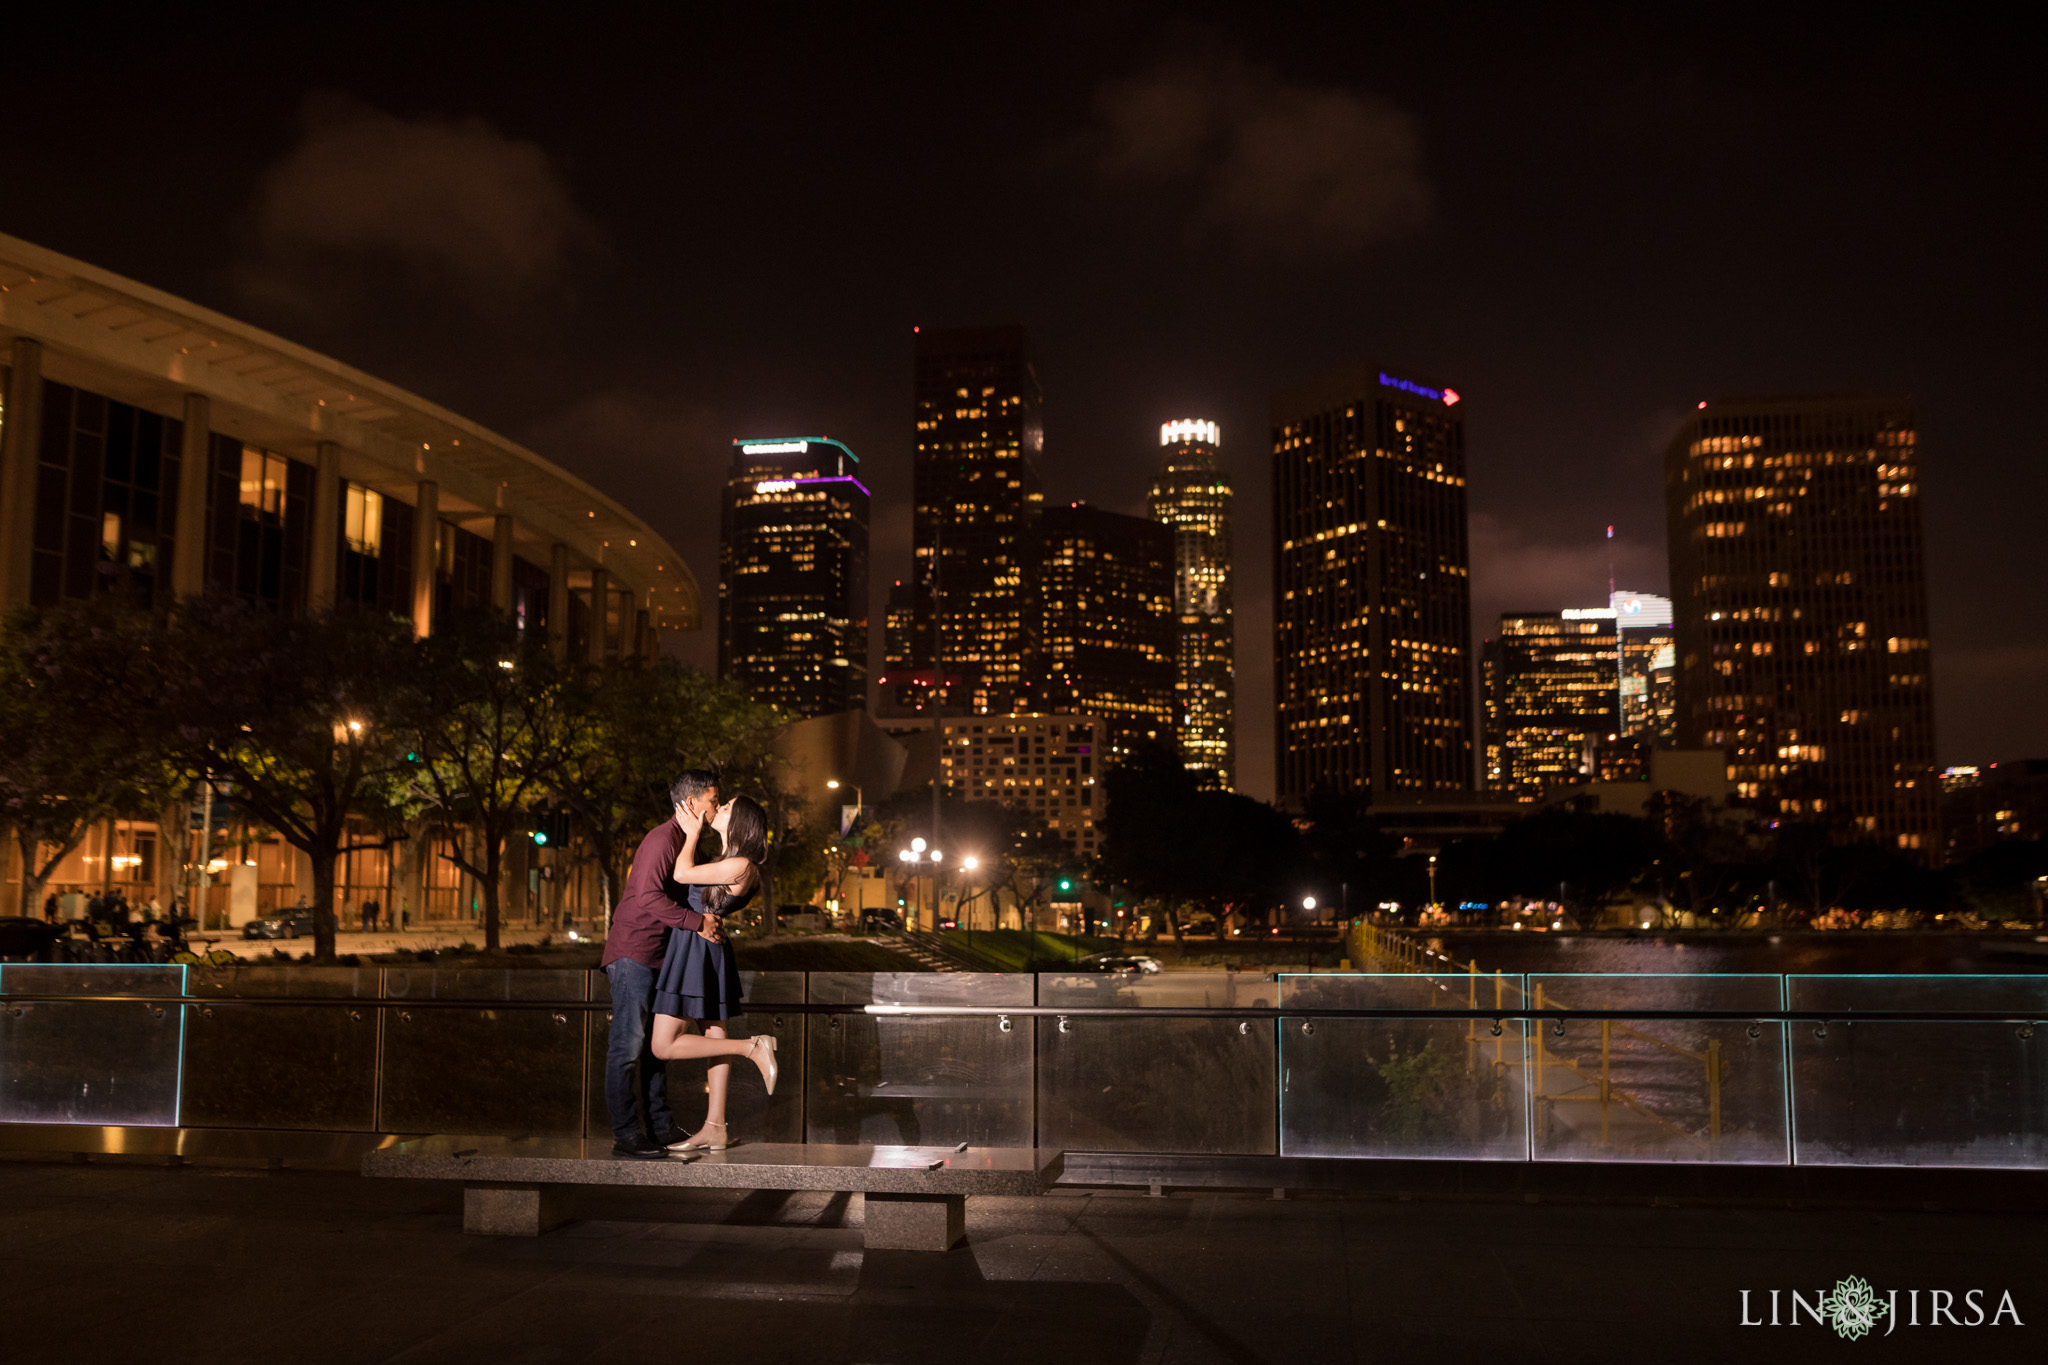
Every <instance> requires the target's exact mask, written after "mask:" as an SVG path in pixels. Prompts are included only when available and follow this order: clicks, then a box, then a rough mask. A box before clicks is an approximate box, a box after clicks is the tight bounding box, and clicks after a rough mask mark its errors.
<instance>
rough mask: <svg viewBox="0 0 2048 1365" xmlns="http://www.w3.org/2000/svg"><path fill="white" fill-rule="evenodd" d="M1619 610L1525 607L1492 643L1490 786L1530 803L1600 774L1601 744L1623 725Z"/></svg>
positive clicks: (1489, 656) (1489, 646)
mask: <svg viewBox="0 0 2048 1365" xmlns="http://www.w3.org/2000/svg"><path fill="white" fill-rule="evenodd" d="M1616 635H1617V632H1616V629H1615V616H1614V612H1613V611H1612V610H1610V609H1608V608H1606V607H1594V608H1587V609H1585V610H1566V611H1538V612H1523V613H1518V614H1515V615H1509V616H1503V617H1501V618H1500V634H1499V636H1498V637H1496V638H1495V639H1493V640H1489V641H1487V650H1486V652H1487V665H1488V666H1487V667H1486V669H1485V670H1484V674H1485V677H1486V679H1487V682H1488V684H1489V687H1490V689H1491V690H1490V692H1489V695H1488V697H1487V705H1486V711H1487V719H1488V726H1487V728H1488V731H1489V734H1488V739H1489V745H1488V747H1489V750H1492V749H1494V748H1495V747H1496V746H1497V748H1498V756H1497V757H1495V755H1494V754H1493V753H1491V752H1489V755H1488V759H1489V761H1488V770H1489V771H1488V785H1489V786H1490V787H1492V788H1493V789H1494V790H1496V791H1501V792H1508V793H1512V794H1514V795H1515V796H1517V797H1519V798H1521V799H1522V800H1524V801H1536V800H1540V799H1542V797H1543V796H1545V795H1546V794H1547V793H1548V792H1550V791H1551V790H1552V789H1553V788H1556V787H1560V786H1569V785H1572V784H1574V783H1578V782H1583V781H1589V780H1591V779H1592V778H1593V777H1595V776H1596V775H1597V774H1598V768H1597V764H1596V756H1597V750H1598V748H1599V746H1600V745H1601V744H1602V743H1604V742H1605V741H1606V740H1608V739H1609V738H1610V737H1612V736H1614V735H1617V734H1619V733H1620V730H1621V686H1620V683H1621V673H1620V662H1619V659H1618V657H1617V655H1616V649H1617V640H1616Z"/></svg>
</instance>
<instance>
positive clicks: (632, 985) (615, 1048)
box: [604, 957, 676, 1142]
mask: <svg viewBox="0 0 2048 1365" xmlns="http://www.w3.org/2000/svg"><path fill="white" fill-rule="evenodd" d="M604 974H605V976H606V977H607V978H608V979H609V980H610V981H611V983H612V1038H611V1046H610V1047H609V1048H608V1049H606V1051H605V1055H604V1103H605V1108H607V1109H609V1110H611V1115H612V1136H613V1137H616V1138H617V1139H618V1140H619V1141H621V1142H658V1141H661V1140H662V1139H664V1138H665V1137H666V1136H667V1135H668V1134H669V1133H671V1132H673V1131H674V1130H675V1126H676V1117H675V1115H674V1114H673V1113H671V1112H669V1107H668V1070H667V1067H666V1065H665V1064H664V1063H663V1062H662V1060H661V1059H660V1058H659V1057H657V1056H655V1055H654V1053H653V1052H652V1051H651V1050H650V1049H651V1047H652V1044H653V1035H652V1032H651V1030H652V1029H653V1026H654V975H655V973H654V968H652V967H650V966H648V965H647V964H646V963H644V962H635V961H633V960H632V959H631V958H624V957H622V958H620V959H618V961H616V962H613V963H612V964H611V965H610V966H608V967H606V968H605V969H604ZM643 1112H644V1113H645V1115H646V1124H645V1126H644V1127H643V1126H642V1123H641V1115H642V1113H643Z"/></svg>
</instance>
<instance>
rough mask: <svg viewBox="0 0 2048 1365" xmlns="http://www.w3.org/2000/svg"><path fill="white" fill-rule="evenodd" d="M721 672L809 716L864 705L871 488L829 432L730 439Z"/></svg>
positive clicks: (721, 559) (721, 569)
mask: <svg viewBox="0 0 2048 1365" xmlns="http://www.w3.org/2000/svg"><path fill="white" fill-rule="evenodd" d="M721 531H722V534H721V536H720V542H719V552H718V673H719V676H720V677H724V678H732V679H735V680H737V681H739V682H741V683H743V684H744V685H745V686H746V687H747V689H748V690H749V691H751V692H752V693H753V694H754V695H755V696H756V697H759V698H760V699H761V700H762V701H766V702H773V703H774V704H775V705H777V706H786V707H788V708H789V709H790V710H792V711H795V712H797V713H799V714H801V715H805V716H826V715H832V714H835V713H837V712H840V711H851V710H855V709H857V708H864V707H865V706H866V705H867V686H868V490H867V488H866V487H865V486H864V485H863V484H862V483H861V481H860V460H859V458H858V457H856V456H855V455H854V453H853V452H852V451H851V450H849V449H847V447H846V446H845V445H843V444H841V443H840V442H838V441H834V440H829V439H827V438H825V437H822V436H803V437H786V438H779V439H774V440H758V441H735V442H733V455H732V468H731V470H730V472H729V473H728V474H727V475H726V480H725V497H724V506H723V516H722V518H721Z"/></svg>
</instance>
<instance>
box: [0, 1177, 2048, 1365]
mask: <svg viewBox="0 0 2048 1365" xmlns="http://www.w3.org/2000/svg"><path fill="white" fill-rule="evenodd" d="M579 1208H580V1212H581V1218H580V1220H579V1221H578V1222H575V1223H573V1224H571V1225H569V1226H568V1227H566V1228H564V1229H562V1230H560V1231H558V1232H556V1233H553V1234H551V1235H549V1236H547V1237H542V1238H536V1239H520V1238H507V1239H502V1240H500V1239H489V1238H476V1237H465V1236H463V1235H462V1233H461V1231H460V1227H461V1222H460V1211H459V1210H460V1196H459V1194H458V1193H457V1192H456V1191H455V1190H454V1189H453V1188H452V1187H444V1186H431V1185H427V1186H413V1185H409V1184H406V1183H403V1182H397V1181H369V1180H363V1179H360V1178H358V1177H355V1176H352V1175H345V1174H325V1173H313V1172H300V1171H284V1172H275V1173H273V1172H265V1171H257V1170H246V1169H215V1168H204V1167H195V1168H188V1169H184V1170H166V1169H163V1168H161V1167H147V1166H139V1165H127V1166H122V1165H114V1164H99V1163H95V1164H92V1165H73V1164H69V1163H58V1162H41V1161H7V1162H0V1210H4V1213H0V1228H4V1235H5V1237H6V1243H7V1246H8V1251H9V1259H10V1261H11V1263H12V1269H13V1273H12V1274H10V1275H9V1276H7V1277H6V1279H5V1280H4V1281H0V1312H4V1314H5V1315H6V1319H7V1322H8V1350H9V1354H10V1357H12V1358H18V1359H22V1360H66V1361H72V1360H77V1361H102V1360H105V1361H114V1360H149V1361H151V1362H153V1365H154V1363H156V1362H162V1363H163V1365H173V1363H174V1362H193V1363H194V1365H201V1363H202V1362H203V1363H204V1365H224V1363H226V1362H238V1361H263V1362H271V1361H280V1360H289V1361H292V1362H293V1363H294V1365H300V1363H301V1362H305V1363H306V1365H315V1363H317V1362H326V1361H334V1362H363V1361H419V1362H429V1361H431V1362H471V1361H474V1362H478V1365H504V1362H508V1361H519V1362H556V1361H563V1362H568V1361H591V1362H597V1361H619V1360H681V1361H698V1360H706V1361H714V1362H718V1361H724V1362H732V1363H733V1365H742V1363H743V1365H776V1363H778V1362H792V1363H795V1362H801V1363H802V1365H821V1363H827V1362H895V1363H897V1365H958V1363H959V1362H970V1363H971V1365H1007V1363H1008V1362H1016V1365H1092V1363H1093V1362H1117V1363H1118V1365H1122V1363H1123V1362H1148V1363H1150V1362H1159V1363H1160V1365H1208V1363H1209V1362H1227V1363H1229V1365H1242V1363H1243V1362H1253V1361H1275V1362H1285V1363H1286V1365H1319V1363H1320V1362H1326V1361H1327V1362H1402V1363H1403V1365H1405V1363H1406V1362H1437V1361H1443V1362H1460V1363H1461V1365H1462V1363H1463V1362H1483V1361H1516V1362H1530V1363H1532V1365H1534V1363H1536V1362H1559V1365H1564V1362H1571V1363H1572V1365H1589V1363H1594V1362H1604V1361H1616V1362H1630V1363H1631V1365H1635V1363H1637V1362H1646V1363H1653V1365H1664V1362H1691V1361H1700V1362H1714V1365H1727V1362H1730V1361H1744V1362H1751V1361H1764V1362H1769V1361H1798V1362H1801V1365H1812V1362H1814V1361H1817V1360H1821V1359H1832V1358H1834V1357H1835V1356H1836V1354H1837V1353H1843V1355H1842V1358H1844V1359H1859V1358H1863V1357H1864V1356H1869V1357H1871V1358H1876V1359H1887V1360H1926V1361H1951V1360H1962V1359H1967V1360H1970V1361H1972V1362H2002V1361H2020V1360H2027V1361H2033V1360H2038V1359H2039V1358H2040V1356H2041V1353H2042V1345H2041V1334H2042V1333H2043V1332H2044V1331H2048V1290H2044V1289H2042V1288H2040V1287H2039V1286H2040V1271H2041V1262H2042V1257H2041V1252H2040V1247H2041V1245H2042V1244H2041V1240H2040V1239H2041V1233H2042V1231H2043V1227H2042V1221H2041V1219H2040V1217H2039V1216H2037V1215H2014V1214H1960V1213H1947V1214H1944V1213H1927V1212H1897V1213H1871V1212H1847V1211H1840V1210H1832V1211H1823V1210H1812V1211H1797V1210H1757V1209H1699V1208H1686V1209H1670V1208H1651V1207H1625V1206H1604V1207H1585V1206H1566V1207H1558V1206H1550V1205H1526V1204H1520V1203H1513V1204H1507V1203H1487V1204H1450V1203H1431V1202H1424V1201H1416V1202H1398V1201H1383V1200H1366V1199H1354V1198H1323V1199H1290V1200H1285V1201H1275V1200H1271V1199H1268V1198H1265V1197H1263V1196H1257V1195H1247V1194H1201V1195H1191V1196H1189V1195H1175V1196H1170V1197H1167V1198H1148V1197H1146V1196H1144V1195H1142V1194H1136V1193H1123V1192H1116V1193H1103V1192H1092V1193H1091V1192H1060V1193H1056V1194H1054V1195H1051V1196H1049V1197H1047V1198H1044V1199H1009V1200H985V1201H984V1200H978V1201H973V1202H971V1203H970V1205H969V1211H968V1243H967V1245H966V1247H965V1248H964V1249H960V1250H956V1251H954V1252H952V1253H949V1254H947V1255H943V1256H930V1255H920V1254H913V1253H902V1252H874V1253H868V1252H864V1251H863V1250H862V1247H861V1237H860V1233H859V1231H858V1230H857V1229H858V1225H859V1221H860V1215H861V1205H860V1202H859V1201H858V1200H857V1199H856V1200H851V1201H849V1200H847V1199H846V1198H845V1197H843V1196H839V1197H828V1196H825V1195H813V1194H781V1193H773V1194H753V1195H745V1194H740V1193H736V1192H729V1191H646V1192H625V1191H621V1192H604V1193H597V1192H586V1193H584V1194H583V1195H581V1196H580V1197H579ZM1850 1275H1860V1276H1862V1277H1863V1278H1865V1279H1866V1280H1868V1281H1869V1282H1871V1284H1873V1285H1875V1286H1876V1287H1877V1288H1878V1289H1879V1291H1880V1292H1881V1293H1882V1292H1884V1291H1888V1290H1890V1289H1893V1288H1896V1289H1898V1290H1900V1292H1901V1294H1900V1302H1901V1304H1902V1305H1903V1304H1904V1303H1905V1302H1906V1299H1905V1291H1907V1290H1908V1289H1911V1288H1918V1289H1920V1290H1921V1291H1922V1294H1921V1304H1922V1309H1921V1311H1922V1315H1923V1319H1924V1317H1925V1315H1926V1307H1925V1305H1926V1303H1927V1301H1928V1299H1927V1293H1926V1291H1927V1290H1929V1289H1944V1290H1947V1291H1950V1292H1953V1293H1955V1294H1956V1296H1957V1297H1956V1299H1955V1300H1954V1303H1955V1306H1956V1310H1957V1312H1958V1313H1959V1314H1961V1312H1962V1310H1963V1303H1964V1300H1963V1297H1962V1296H1963V1292H1964V1291H1966V1290H1968V1289H1972V1288H1981V1289H1986V1290H1989V1291H1990V1293H1989V1294H1988V1296H1987V1298H1988V1300H1989V1304H1990V1305H1992V1306H1995V1305H1996V1303H1997V1302H1998V1296H1999V1294H2000V1293H2001V1292H2002V1291H2004V1290H2008V1289H2009V1290H2010V1291H2011V1292H2012V1295H2013V1299H2014V1302H2015V1305H2016V1307H2017V1310H2018V1313H2019V1315H2020V1318H2021V1321H2022V1323H2023V1325H2022V1326H2019V1327H2014V1326H2011V1325H2010V1323H2007V1324H2004V1325H2001V1326H1999V1327H1996V1328H1992V1327H1980V1328H1974V1329H1972V1328H1967V1327H1954V1328H1951V1327H1948V1326H1943V1327H1941V1328H1938V1329H1929V1328H1926V1327H1922V1328H1919V1329H1913V1328H1910V1327H1905V1326H1902V1327H1900V1328H1899V1329H1898V1330H1897V1331H1896V1332H1895V1334H1893V1335H1891V1336H1889V1337H1886V1336H1884V1335H1882V1334H1883V1332H1884V1324H1882V1323H1880V1325H1879V1327H1878V1329H1877V1333H1876V1334H1874V1338H1875V1339H1873V1340H1864V1341H1861V1342H1849V1341H1844V1340H1841V1339H1839V1338H1838V1337H1837V1336H1836V1334H1835V1333H1834V1331H1833V1330H1832V1329H1830V1328H1829V1327H1826V1326H1819V1327H1816V1326H1814V1325H1813V1324H1812V1323H1810V1322H1808V1323H1802V1325H1801V1326H1799V1327H1796V1328H1793V1327H1778V1328H1770V1327H1753V1328H1743V1327H1741V1326H1740V1325H1739V1323H1740V1318H1741V1298H1740V1291H1741V1290H1742V1289H1744V1288H1747V1289H1749V1290H1751V1291H1752V1292H1751V1302H1752V1305H1753V1307H1756V1308H1761V1311H1762V1312H1764V1313H1767V1311H1768V1310H1767V1307H1762V1306H1764V1305H1767V1304H1768V1301H1769V1291H1770V1290H1771V1289H1773V1288H1776V1289H1780V1290H1784V1291H1787V1292H1789V1290H1791V1289H1793V1288H1799V1289H1802V1290H1804V1291H1806V1292H1807V1293H1808V1294H1809V1295H1815V1294H1817V1293H1818V1292H1819V1291H1820V1290H1823V1289H1828V1288H1832V1287H1833V1286H1834V1285H1835V1283H1836V1281H1837V1280H1839V1279H1841V1278H1842V1277H1845V1276H1850ZM86 1286H92V1287H93V1288H91V1289H87V1288H85V1287H86Z"/></svg>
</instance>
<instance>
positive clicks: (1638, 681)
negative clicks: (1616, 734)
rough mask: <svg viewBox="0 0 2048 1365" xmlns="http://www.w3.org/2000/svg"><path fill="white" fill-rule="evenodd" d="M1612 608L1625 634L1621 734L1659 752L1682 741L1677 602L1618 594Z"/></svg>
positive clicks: (1650, 595)
mask: <svg viewBox="0 0 2048 1365" xmlns="http://www.w3.org/2000/svg"><path fill="white" fill-rule="evenodd" d="M1607 606H1608V608H1609V609H1610V610H1611V611H1613V613H1614V624H1615V627H1616V628H1617V629H1618V630H1619V631H1620V632H1621V733H1622V734H1623V735H1626V736H1635V737H1640V738H1641V739H1642V740H1643V742H1644V743H1645V744H1647V745H1648V746H1649V747H1650V748H1653V749H1669V748H1671V747H1672V745H1673V744H1674V743H1676V742H1677V739H1678V653H1677V643H1676V637H1675V636H1674V635H1673V634H1672V625H1671V599H1670V598H1668V597H1659V596H1657V594H1655V593H1650V592H1612V593H1609V594H1608V595H1607Z"/></svg>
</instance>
